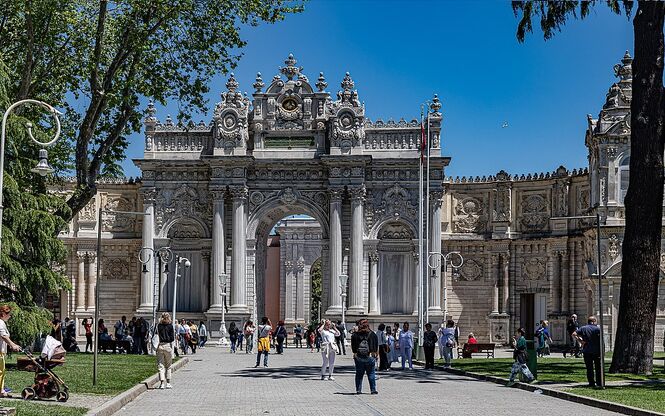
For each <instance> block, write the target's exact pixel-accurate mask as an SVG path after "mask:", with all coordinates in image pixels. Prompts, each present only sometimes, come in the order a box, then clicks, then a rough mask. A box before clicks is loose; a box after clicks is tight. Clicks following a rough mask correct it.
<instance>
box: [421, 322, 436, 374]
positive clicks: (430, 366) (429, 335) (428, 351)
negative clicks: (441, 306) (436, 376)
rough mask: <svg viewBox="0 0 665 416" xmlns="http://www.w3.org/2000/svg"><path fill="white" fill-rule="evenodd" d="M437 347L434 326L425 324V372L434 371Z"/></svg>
mask: <svg viewBox="0 0 665 416" xmlns="http://www.w3.org/2000/svg"><path fill="white" fill-rule="evenodd" d="M435 347H436V332H434V331H432V324H430V323H429V322H428V323H426V324H425V332H424V333H423V349H424V350H425V370H434V348H435Z"/></svg>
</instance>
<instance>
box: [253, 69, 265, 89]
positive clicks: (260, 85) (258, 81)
mask: <svg viewBox="0 0 665 416" xmlns="http://www.w3.org/2000/svg"><path fill="white" fill-rule="evenodd" d="M265 86H266V84H265V83H264V82H263V78H261V73H260V72H257V73H256V80H255V82H254V84H252V87H254V90H256V92H261V90H263V87H265Z"/></svg>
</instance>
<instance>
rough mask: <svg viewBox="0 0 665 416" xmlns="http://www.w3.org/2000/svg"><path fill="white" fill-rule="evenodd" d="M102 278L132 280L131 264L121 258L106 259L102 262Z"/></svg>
mask: <svg viewBox="0 0 665 416" xmlns="http://www.w3.org/2000/svg"><path fill="white" fill-rule="evenodd" d="M101 272H102V276H103V278H104V279H105V280H131V279H132V277H131V276H130V274H129V263H128V261H127V259H125V258H120V257H106V258H104V261H103V262H102V270H101Z"/></svg>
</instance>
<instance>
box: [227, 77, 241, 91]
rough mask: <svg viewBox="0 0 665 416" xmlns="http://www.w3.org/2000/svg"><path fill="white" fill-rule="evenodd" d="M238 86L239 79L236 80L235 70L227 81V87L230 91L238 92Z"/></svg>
mask: <svg viewBox="0 0 665 416" xmlns="http://www.w3.org/2000/svg"><path fill="white" fill-rule="evenodd" d="M238 86H239V84H238V81H236V77H235V75H234V74H233V72H231V75H230V76H229V80H228V81H226V89H227V90H228V91H229V92H236V90H237V89H238Z"/></svg>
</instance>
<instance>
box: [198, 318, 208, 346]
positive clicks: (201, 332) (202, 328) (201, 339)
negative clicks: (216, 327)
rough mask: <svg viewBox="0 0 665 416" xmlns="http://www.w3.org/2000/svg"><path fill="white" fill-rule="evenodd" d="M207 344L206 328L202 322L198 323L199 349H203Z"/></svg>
mask: <svg viewBox="0 0 665 416" xmlns="http://www.w3.org/2000/svg"><path fill="white" fill-rule="evenodd" d="M206 342H208V328H206V326H205V323H204V322H203V321H199V348H205V346H206Z"/></svg>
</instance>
